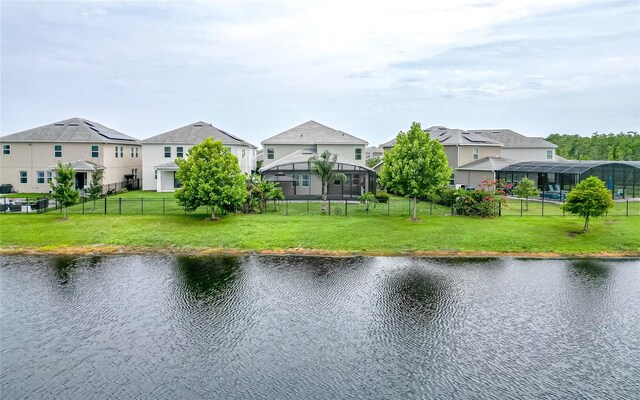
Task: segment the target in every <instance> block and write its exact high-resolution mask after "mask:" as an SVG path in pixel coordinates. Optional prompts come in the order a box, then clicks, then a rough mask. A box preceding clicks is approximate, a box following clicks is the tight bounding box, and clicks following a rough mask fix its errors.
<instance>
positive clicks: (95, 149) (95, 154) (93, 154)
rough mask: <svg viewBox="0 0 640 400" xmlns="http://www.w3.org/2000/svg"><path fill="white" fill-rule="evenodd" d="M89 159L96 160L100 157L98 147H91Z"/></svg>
mask: <svg viewBox="0 0 640 400" xmlns="http://www.w3.org/2000/svg"><path fill="white" fill-rule="evenodd" d="M91 157H93V158H98V157H100V149H99V148H98V146H97V145H96V146H91Z"/></svg>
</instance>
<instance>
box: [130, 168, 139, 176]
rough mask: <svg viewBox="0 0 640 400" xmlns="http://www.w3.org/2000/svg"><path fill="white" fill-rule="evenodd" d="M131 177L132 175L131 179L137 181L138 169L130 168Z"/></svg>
mask: <svg viewBox="0 0 640 400" xmlns="http://www.w3.org/2000/svg"><path fill="white" fill-rule="evenodd" d="M131 175H133V179H138V168H132V169H131Z"/></svg>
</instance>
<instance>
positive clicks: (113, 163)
mask: <svg viewBox="0 0 640 400" xmlns="http://www.w3.org/2000/svg"><path fill="white" fill-rule="evenodd" d="M0 143H1V146H2V154H0V184H11V185H12V186H13V190H14V191H16V192H23V193H24V192H30V193H48V192H49V191H50V190H51V187H50V185H49V182H50V181H51V179H53V177H54V170H55V168H56V167H57V164H58V163H59V162H60V163H63V164H67V163H70V164H71V165H72V166H73V168H74V169H75V171H76V188H77V189H83V188H85V187H86V186H88V184H89V181H90V179H91V172H93V171H94V170H95V169H100V170H102V171H103V178H102V184H103V185H105V186H106V187H108V186H109V185H111V186H112V187H113V188H115V187H118V188H122V187H125V186H126V185H128V184H129V183H130V184H131V185H132V186H133V187H137V186H138V185H137V182H138V178H139V173H140V172H141V171H140V170H141V165H142V161H141V160H142V155H141V153H142V152H141V148H140V142H139V141H138V139H135V138H133V137H131V136H128V135H125V134H124V133H121V132H118V131H116V130H115V129H112V128H108V127H106V126H104V125H102V124H99V123H97V122H93V121H89V120H88V119H85V118H70V119H66V120H63V121H58V122H54V123H51V124H48V125H43V126H40V127H37V128H32V129H27V130H25V131H21V132H17V133H14V134H11V135H6V136H1V137H0ZM127 182H129V183H127Z"/></svg>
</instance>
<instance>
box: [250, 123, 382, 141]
mask: <svg viewBox="0 0 640 400" xmlns="http://www.w3.org/2000/svg"><path fill="white" fill-rule="evenodd" d="M262 144H263V145H267V144H362V145H365V146H366V145H367V144H369V143H367V141H366V140H362V139H359V138H357V137H355V136H353V135H350V134H348V133H345V132H342V131H339V130H336V129H333V128H329V127H328V126H325V125H322V124H320V123H318V122H316V121H307V122H305V123H304V124H302V125H298V126H296V127H294V128H291V129H289V130H286V131H284V132H282V133H279V134H277V135H275V136H272V137H270V138H268V139H265V140H263V141H262Z"/></svg>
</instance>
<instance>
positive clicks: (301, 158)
mask: <svg viewBox="0 0 640 400" xmlns="http://www.w3.org/2000/svg"><path fill="white" fill-rule="evenodd" d="M315 155H317V153H315V152H313V151H309V150H298V151H294V152H293V153H291V154H287V155H286V156H284V157H281V158H279V159H277V160H275V161H273V162H271V163H269V164H267V165H265V166H264V167H262V168H260V172H264V171H267V170H270V169H272V168H275V167H279V166H281V165H287V164H294V163H306V162H308V161H309V159H310V158H311V157H313V156H315ZM336 156H337V157H336V161H337V162H338V164H348V165H355V166H358V167H361V168H363V169H366V170H370V171H373V170H372V169H371V168H369V167H367V166H365V165H360V164H358V163H357V162H356V161H355V160H352V159H350V158H347V157H343V156H342V155H340V154H337V155H336Z"/></svg>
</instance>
